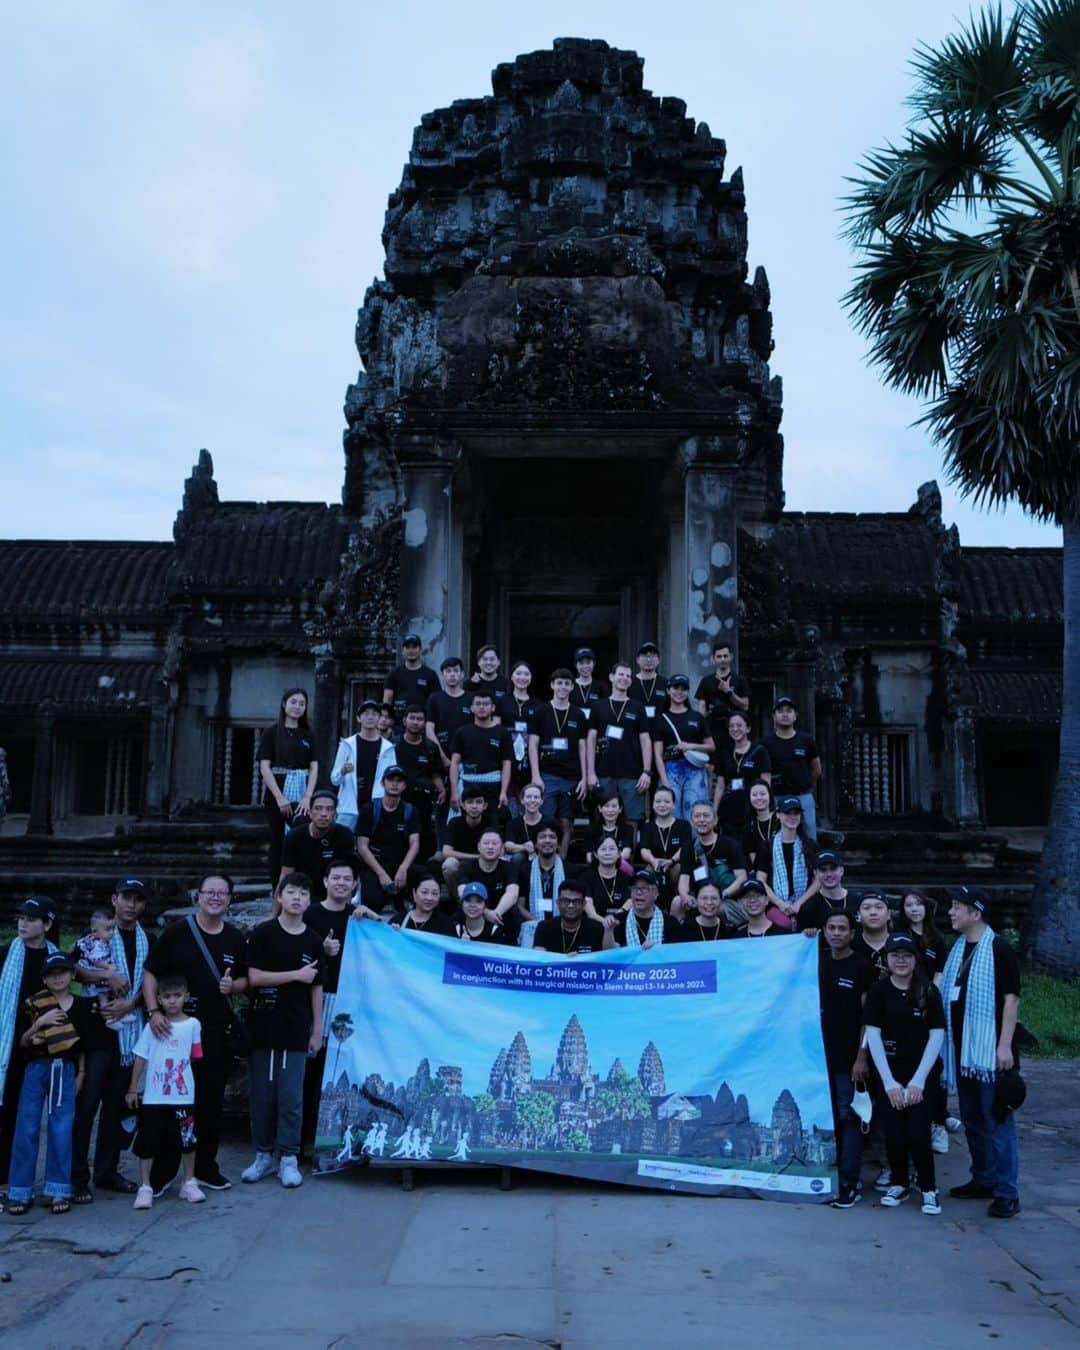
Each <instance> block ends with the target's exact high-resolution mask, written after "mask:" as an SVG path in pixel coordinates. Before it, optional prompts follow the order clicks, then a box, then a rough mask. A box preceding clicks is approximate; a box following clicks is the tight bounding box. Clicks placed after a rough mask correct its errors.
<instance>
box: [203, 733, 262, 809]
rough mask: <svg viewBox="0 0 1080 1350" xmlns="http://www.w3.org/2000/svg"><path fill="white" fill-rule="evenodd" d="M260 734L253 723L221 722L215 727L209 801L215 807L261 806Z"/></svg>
mask: <svg viewBox="0 0 1080 1350" xmlns="http://www.w3.org/2000/svg"><path fill="white" fill-rule="evenodd" d="M259 730H260V728H259V727H258V726H256V725H255V724H254V723H243V722H219V723H218V724H217V725H216V726H215V727H214V770H213V784H212V788H211V794H210V800H211V801H212V802H213V803H214V805H215V806H258V804H259V798H260V795H261V792H260V787H261V783H260V780H259V761H258V758H257V752H258V746H259Z"/></svg>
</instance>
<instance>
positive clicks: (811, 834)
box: [799, 792, 817, 839]
mask: <svg viewBox="0 0 1080 1350" xmlns="http://www.w3.org/2000/svg"><path fill="white" fill-rule="evenodd" d="M799 801H800V802H801V803H802V823H803V829H804V830H805V831H806V837H807V839H816V838H817V802H815V801H814V794H813V793H812V792H800V793H799Z"/></svg>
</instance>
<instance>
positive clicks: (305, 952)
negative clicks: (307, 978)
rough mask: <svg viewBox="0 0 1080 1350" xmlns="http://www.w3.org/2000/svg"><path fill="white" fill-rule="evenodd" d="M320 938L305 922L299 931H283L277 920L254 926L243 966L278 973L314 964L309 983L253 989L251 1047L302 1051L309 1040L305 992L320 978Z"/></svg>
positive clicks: (323, 960)
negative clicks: (314, 970)
mask: <svg viewBox="0 0 1080 1350" xmlns="http://www.w3.org/2000/svg"><path fill="white" fill-rule="evenodd" d="M322 944H323V940H322V938H321V937H320V936H319V934H318V933H317V932H316V931H315V930H314V929H313V928H308V927H307V926H306V924H305V926H304V928H303V929H301V931H300V932H299V933H287V932H286V931H285V929H284V928H282V926H281V924H280V923H279V922H278V920H277V919H269V920H268V921H267V922H266V923H261V924H259V926H258V928H256V929H255V931H254V932H253V933H252V934H251V937H250V938H249V939H248V965H249V967H250V966H254V967H255V968H256V969H257V970H266V971H274V972H280V971H285V970H299V969H300V967H301V966H316V967H317V968H318V972H319V973H318V975H316V977H315V981H314V983H313V984H302V983H301V982H300V981H299V980H297V981H294V982H293V983H291V984H279V985H275V986H273V987H272V988H269V989H255V990H253V991H252V993H253V995H254V999H253V1003H252V1008H251V1013H250V1015H249V1018H248V1024H249V1026H250V1028H251V1043H252V1045H253V1046H254V1047H255V1049H257V1050H296V1051H301V1052H303V1051H306V1050H307V1048H308V1042H309V1041H310V1039H311V1027H312V1014H311V991H312V989H313V988H316V987H320V986H322V985H323V984H324V983H325V980H326V957H325V954H324V953H323V945H322Z"/></svg>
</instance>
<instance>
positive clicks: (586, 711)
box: [581, 708, 592, 722]
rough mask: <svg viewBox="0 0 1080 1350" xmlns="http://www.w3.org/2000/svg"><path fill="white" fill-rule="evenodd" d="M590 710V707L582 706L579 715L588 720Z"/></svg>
mask: <svg viewBox="0 0 1080 1350" xmlns="http://www.w3.org/2000/svg"><path fill="white" fill-rule="evenodd" d="M591 712H592V709H591V708H582V709H581V715H582V717H584V719H585V721H586V722H587V721H588V720H589V714H590V713H591Z"/></svg>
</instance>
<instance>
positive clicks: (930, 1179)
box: [882, 1065, 940, 1191]
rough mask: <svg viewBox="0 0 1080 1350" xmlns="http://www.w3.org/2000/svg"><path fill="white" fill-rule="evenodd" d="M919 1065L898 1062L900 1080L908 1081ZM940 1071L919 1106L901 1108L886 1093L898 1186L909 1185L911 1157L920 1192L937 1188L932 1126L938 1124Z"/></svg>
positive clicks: (888, 1131) (889, 1150) (892, 1163)
mask: <svg viewBox="0 0 1080 1350" xmlns="http://www.w3.org/2000/svg"><path fill="white" fill-rule="evenodd" d="M915 1067H917V1066H907V1065H897V1066H895V1067H894V1068H893V1073H894V1075H895V1076H896V1079H897V1082H899V1083H905V1082H907V1080H908V1078H910V1076H911V1073H912V1072H913V1071H914V1068H915ZM939 1083H940V1071H939V1070H937V1069H935V1070H934V1071H933V1072H932V1073H931V1074H930V1076H929V1078H927V1080H926V1089H925V1091H924V1092H923V1099H922V1101H921V1102H920V1103H919V1104H918V1106H905V1107H904V1109H903V1110H902V1111H898V1110H897V1109H896V1107H895V1106H893V1104H892V1103H891V1102H890V1101H889V1096H888V1093H883V1094H882V1095H883V1098H884V1101H883V1103H882V1109H883V1113H884V1114H883V1124H884V1127H885V1150H886V1154H887V1155H888V1159H889V1171H890V1172H891V1173H892V1184H893V1185H894V1186H906V1185H907V1179H908V1174H909V1171H910V1168H909V1165H908V1157H909V1156H910V1158H911V1161H912V1162H913V1163H914V1164H915V1178H916V1183H917V1185H918V1187H919V1190H920V1191H935V1190H937V1181H936V1179H935V1173H934V1151H933V1149H932V1148H931V1147H930V1128H931V1126H932V1125H933V1123H934V1107H935V1105H936V1103H937V1095H938V1085H939Z"/></svg>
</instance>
